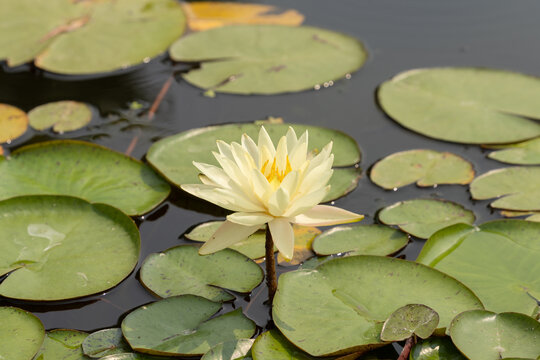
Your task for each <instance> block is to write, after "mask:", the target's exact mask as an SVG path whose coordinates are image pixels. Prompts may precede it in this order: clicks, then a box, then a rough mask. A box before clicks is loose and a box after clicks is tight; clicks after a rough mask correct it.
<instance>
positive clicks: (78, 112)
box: [28, 101, 92, 133]
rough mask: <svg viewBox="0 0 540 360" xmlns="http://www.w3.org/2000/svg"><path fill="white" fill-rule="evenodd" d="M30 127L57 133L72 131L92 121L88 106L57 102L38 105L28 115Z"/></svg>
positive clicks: (71, 102)
mask: <svg viewBox="0 0 540 360" xmlns="http://www.w3.org/2000/svg"><path fill="white" fill-rule="evenodd" d="M28 119H29V121H30V126H31V127H33V128H34V129H36V130H45V129H48V128H50V127H52V128H53V130H54V131H55V132H57V133H64V132H67V131H74V130H78V129H80V128H82V127H84V126H85V125H86V124H88V123H89V122H90V120H92V111H91V110H90V108H89V107H88V105H86V104H84V103H80V102H77V101H57V102H52V103H48V104H44V105H40V106H38V107H36V108H34V109H32V110H31V111H30V112H29V113H28Z"/></svg>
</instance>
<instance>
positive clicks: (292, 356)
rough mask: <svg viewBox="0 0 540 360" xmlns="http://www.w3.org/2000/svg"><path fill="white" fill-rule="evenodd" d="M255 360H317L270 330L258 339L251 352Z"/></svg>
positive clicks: (276, 332)
mask: <svg viewBox="0 0 540 360" xmlns="http://www.w3.org/2000/svg"><path fill="white" fill-rule="evenodd" d="M251 353H252V356H253V360H315V359H317V358H315V357H313V356H310V355H309V354H307V353H305V352H304V351H302V350H300V349H299V348H297V347H296V346H294V345H293V344H291V342H290V341H289V340H287V338H285V336H283V335H282V334H281V333H280V332H279V331H277V330H270V331H266V332H264V333H262V334H261V335H259V336H258V337H257V339H256V340H255V343H254V344H253V348H252V350H251Z"/></svg>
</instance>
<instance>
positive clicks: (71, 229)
mask: <svg viewBox="0 0 540 360" xmlns="http://www.w3.org/2000/svg"><path fill="white" fill-rule="evenodd" d="M0 248H1V249H2V251H1V252H0V275H4V274H8V276H7V277H6V278H5V279H4V280H3V281H2V282H1V283H0V295H2V296H5V297H9V298H15V299H25V300H42V301H52V300H62V299H71V298H76V297H80V296H85V295H90V294H94V293H97V292H101V291H104V290H107V289H109V288H112V287H113V286H116V285H117V284H118V283H119V282H120V281H122V280H123V279H124V278H125V277H126V276H128V275H129V273H130V272H131V271H132V270H133V268H134V267H135V265H136V264H137V260H138V257H139V250H140V239H139V231H138V230H137V227H136V226H135V224H134V223H133V221H132V220H131V219H130V218H129V217H127V216H126V215H125V214H123V213H122V212H120V211H119V210H117V209H115V208H113V207H110V206H108V205H104V204H95V205H92V204H89V203H88V202H86V201H84V200H81V199H77V198H72V197H67V196H24V197H17V198H12V199H9V200H4V201H1V202H0Z"/></svg>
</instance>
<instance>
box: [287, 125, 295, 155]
mask: <svg viewBox="0 0 540 360" xmlns="http://www.w3.org/2000/svg"><path fill="white" fill-rule="evenodd" d="M285 136H286V137H287V152H288V153H289V154H290V153H291V151H292V149H294V147H295V146H296V143H297V142H298V139H297V137H296V132H295V131H294V129H293V128H292V126H289V129H288V130H287V134H286V135H285Z"/></svg>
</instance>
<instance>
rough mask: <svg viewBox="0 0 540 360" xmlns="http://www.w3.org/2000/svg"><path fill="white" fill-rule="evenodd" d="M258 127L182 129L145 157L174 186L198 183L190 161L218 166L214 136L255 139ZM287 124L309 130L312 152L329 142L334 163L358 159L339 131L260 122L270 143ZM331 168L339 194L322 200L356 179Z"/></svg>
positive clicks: (350, 173) (349, 171) (354, 146)
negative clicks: (331, 145)
mask: <svg viewBox="0 0 540 360" xmlns="http://www.w3.org/2000/svg"><path fill="white" fill-rule="evenodd" d="M260 126H261V125H260V124H256V123H244V124H227V125H219V126H209V127H205V128H199V129H192V130H188V131H184V132H181V133H179V134H176V135H173V136H169V137H167V138H164V139H161V140H160V141H158V142H156V143H154V144H153V145H152V146H151V147H150V150H149V151H148V153H147V155H146V158H147V159H148V162H149V163H150V164H151V165H152V166H153V167H154V168H156V169H157V170H158V171H159V172H160V173H161V174H162V175H163V176H165V178H167V179H168V180H169V181H170V182H172V183H173V184H175V185H177V186H180V185H182V184H197V183H199V182H200V181H199V170H197V168H196V167H195V166H193V161H196V162H202V163H206V164H213V165H216V166H218V163H217V161H216V160H215V158H214V156H213V155H212V151H216V149H217V147H216V139H220V140H223V141H225V142H227V143H231V142H233V141H236V142H238V141H240V139H241V137H242V134H244V133H246V134H248V135H249V136H250V137H252V138H254V139H255V138H257V136H258V133H259V129H260ZM289 126H292V127H293V128H294V130H295V131H296V133H297V134H302V133H303V132H304V131H306V130H308V131H309V145H310V147H311V148H310V151H311V152H312V153H314V154H315V153H318V151H320V150H321V149H322V148H323V147H324V146H325V145H326V144H328V143H329V142H330V141H333V142H334V145H333V147H332V152H333V154H334V166H352V165H354V164H356V163H358V162H359V161H360V150H359V148H358V144H356V142H355V141H354V140H353V139H352V138H351V137H350V136H348V135H346V134H344V133H342V132H340V131H336V130H331V129H326V128H322V127H317V126H309V125H299V124H264V127H265V129H266V130H267V132H268V134H269V135H270V137H271V138H272V141H273V142H274V143H277V141H278V140H279V138H280V137H281V136H283V134H285V133H286V132H287V129H288V127H289ZM334 171H335V172H334V175H333V176H332V178H331V179H330V182H329V184H330V185H332V187H334V188H339V189H342V190H341V191H340V192H339V193H336V192H335V191H332V190H330V197H329V196H327V197H326V199H325V200H324V201H330V200H333V199H335V198H337V197H340V196H343V195H344V194H345V193H347V192H350V191H352V189H351V187H352V186H353V185H354V183H355V181H356V182H357V181H358V170H357V169H334ZM345 176H346V177H345Z"/></svg>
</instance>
